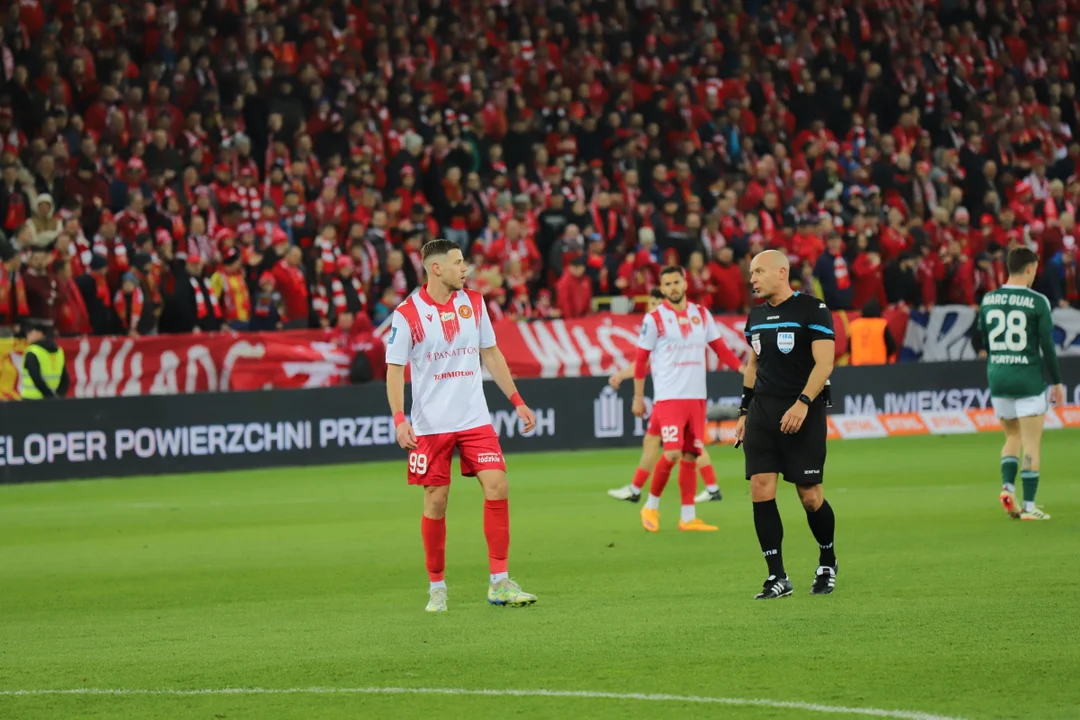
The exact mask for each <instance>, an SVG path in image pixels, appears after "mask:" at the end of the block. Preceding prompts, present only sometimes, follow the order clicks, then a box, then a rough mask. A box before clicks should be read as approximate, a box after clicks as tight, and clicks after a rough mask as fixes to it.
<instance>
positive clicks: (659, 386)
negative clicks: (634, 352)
mask: <svg viewBox="0 0 1080 720" xmlns="http://www.w3.org/2000/svg"><path fill="white" fill-rule="evenodd" d="M720 337H721V335H720V330H719V329H717V327H716V322H715V321H714V320H713V317H712V315H711V314H710V313H709V311H707V310H706V309H705V308H703V307H701V306H700V305H695V304H694V303H691V302H688V303H687V304H686V310H684V311H682V312H679V311H678V310H675V309H674V308H673V307H671V304H670V303H668V302H667V301H666V300H665V301H664V304H663V305H661V306H660V307H658V308H656V309H655V310H653V311H652V312H651V313H649V314H648V315H646V316H645V322H644V323H642V326H641V336H640V337H639V338H638V347H639V348H641V349H642V350H648V351H649V353H650V357H649V362H650V364H651V365H652V378H653V401H654V402H655V401H659V400H705V399H706V398H707V397H708V395H707V394H706V391H705V369H706V366H705V348H706V347H708V345H709V343H711V342H712V341H714V340H717V339H719V338H720Z"/></svg>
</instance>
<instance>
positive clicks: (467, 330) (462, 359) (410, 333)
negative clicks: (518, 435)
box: [386, 286, 704, 435]
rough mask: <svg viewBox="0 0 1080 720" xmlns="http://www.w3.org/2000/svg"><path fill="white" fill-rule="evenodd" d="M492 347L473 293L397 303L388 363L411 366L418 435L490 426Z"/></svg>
mask: <svg viewBox="0 0 1080 720" xmlns="http://www.w3.org/2000/svg"><path fill="white" fill-rule="evenodd" d="M494 346H495V329H494V328H493V327H492V326H491V318H490V317H489V316H488V313H487V309H486V308H485V307H484V297H483V296H482V295H481V294H480V293H478V292H476V291H475V290H458V291H457V292H455V293H454V294H453V295H452V296H451V298H450V299H449V300H448V301H447V302H446V304H445V305H439V304H438V303H436V302H435V301H434V300H432V299H431V296H430V295H428V292H427V287H426V286H425V287H422V288H420V290H419V291H418V292H416V293H413V295H411V296H410V297H408V298H407V299H406V300H405V302H403V303H401V304H400V305H398V307H397V310H395V311H394V315H393V321H392V324H391V326H390V333H389V334H388V335H387V336H386V362H387V364H389V365H407V364H411V365H412V379H411V383H412V397H413V403H412V423H413V430H414V431H415V432H416V434H417V435H438V434H442V433H452V432H461V431H462V430H471V429H472V428H475V427H481V426H483V425H490V424H491V412H490V411H489V410H488V406H487V399H486V398H485V397H484V385H483V380H482V378H481V374H480V350H486V349H487V348H490V347H494ZM702 357H704V355H702Z"/></svg>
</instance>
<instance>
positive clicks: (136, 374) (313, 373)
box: [0, 312, 855, 399]
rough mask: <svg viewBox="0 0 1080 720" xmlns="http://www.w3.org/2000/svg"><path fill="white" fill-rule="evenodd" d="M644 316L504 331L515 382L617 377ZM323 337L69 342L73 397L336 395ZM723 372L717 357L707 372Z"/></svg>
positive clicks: (334, 362)
mask: <svg viewBox="0 0 1080 720" xmlns="http://www.w3.org/2000/svg"><path fill="white" fill-rule="evenodd" d="M833 315H834V317H833V326H834V328H835V329H836V352H837V357H838V358H839V357H842V356H843V355H844V354H845V353H846V352H847V332H846V329H847V325H848V322H850V320H851V319H852V318H853V317H855V315H853V314H851V313H843V312H838V313H834V314H833ZM716 320H717V325H718V326H719V328H720V331H721V332H722V333H723V335H724V341H725V342H726V343H727V345H728V347H730V348H731V349H732V350H733V351H734V352H735V353H736V354H737V355H740V356H743V357H745V355H746V353H747V352H749V346H747V344H746V340H745V339H744V336H743V327H744V325H745V324H746V317H745V316H739V315H718V316H717V317H716ZM640 329H641V316H640V315H613V314H610V313H601V314H597V315H590V316H588V317H585V318H581V319H578V320H546V321H542V322H531V323H518V322H512V321H509V320H503V321H499V322H496V323H495V333H496V336H497V337H498V340H499V347H500V348H501V349H502V352H503V355H505V356H506V361H507V363H509V365H510V371H511V372H512V373H513V374H514V376H515V377H519V378H536V377H575V376H580V375H609V374H611V373H613V372H616V371H617V370H620V369H622V368H623V367H625V366H626V365H628V364H630V363H631V362H632V361H633V358H634V353H635V347H636V345H637V337H638V333H639V331H640ZM336 339H337V335H336V333H334V332H332V331H324V330H294V331H287V332H267V333H215V334H201V335H158V336H154V337H141V338H128V337H104V338H102V337H88V338H65V339H61V340H60V346H61V347H62V348H63V349H64V352H65V354H66V355H67V368H68V373H69V375H70V376H71V390H70V392H69V394H70V395H71V396H73V397H111V396H116V395H120V396H123V395H150V394H153V395H171V394H177V393H195V392H223V391H228V390H260V389H265V388H309V387H327V386H330V385H338V384H341V383H342V382H347V378H348V368H349V363H350V361H351V357H350V356H349V354H348V353H346V352H345V351H343V350H342V349H341V347H340V346H339V345H338V344H337V342H336ZM22 347H23V344H22V342H21V341H12V340H7V341H2V342H0V398H3V399H14V398H18V397H19V386H18V383H19V367H21V365H22ZM718 366H719V362H718V360H717V358H716V355H715V354H714V353H713V352H712V351H711V350H709V351H708V367H709V369H710V370H715V369H717V368H718Z"/></svg>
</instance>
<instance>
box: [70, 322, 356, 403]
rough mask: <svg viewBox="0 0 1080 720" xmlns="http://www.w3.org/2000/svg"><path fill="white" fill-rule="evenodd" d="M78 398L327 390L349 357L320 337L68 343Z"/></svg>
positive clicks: (303, 333)
mask: <svg viewBox="0 0 1080 720" xmlns="http://www.w3.org/2000/svg"><path fill="white" fill-rule="evenodd" d="M60 346H61V347H63V348H64V352H65V354H66V355H67V369H68V374H69V375H70V377H71V390H70V392H69V395H71V396H73V397H111V396H114V395H175V394H178V393H196V392H208V391H210V392H212V391H225V390H259V389H262V388H270V387H274V388H305V387H306V388H310V387H326V386H328V385H336V384H339V383H340V378H341V377H342V376H344V375H347V374H348V365H349V359H350V358H349V357H348V356H346V355H345V354H344V353H343V352H341V350H340V349H339V348H338V346H337V345H335V344H334V343H333V342H332V337H331V335H330V334H329V333H327V332H324V331H321V330H296V331H288V332H266V333H241V334H232V333H222V334H213V335H159V336H156V337H144V338H138V339H132V338H126V337H109V338H98V337H92V338H83V339H65V340H61V341H60Z"/></svg>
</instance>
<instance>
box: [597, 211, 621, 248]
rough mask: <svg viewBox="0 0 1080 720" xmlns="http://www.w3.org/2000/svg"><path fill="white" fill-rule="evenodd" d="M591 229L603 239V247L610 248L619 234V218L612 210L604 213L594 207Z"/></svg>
mask: <svg viewBox="0 0 1080 720" xmlns="http://www.w3.org/2000/svg"><path fill="white" fill-rule="evenodd" d="M592 224H593V229H594V230H596V232H598V233H600V236H601V237H602V238H604V247H607V248H610V247H611V246H612V244H613V243H614V242H615V237H616V236H617V235H618V234H619V216H618V213H616V212H615V211H614V210H613V209H612V208H610V207H609V208H608V209H607V210H606V211H604V210H601V209H600V208H599V207H597V206H596V205H593V207H592Z"/></svg>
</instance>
